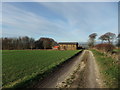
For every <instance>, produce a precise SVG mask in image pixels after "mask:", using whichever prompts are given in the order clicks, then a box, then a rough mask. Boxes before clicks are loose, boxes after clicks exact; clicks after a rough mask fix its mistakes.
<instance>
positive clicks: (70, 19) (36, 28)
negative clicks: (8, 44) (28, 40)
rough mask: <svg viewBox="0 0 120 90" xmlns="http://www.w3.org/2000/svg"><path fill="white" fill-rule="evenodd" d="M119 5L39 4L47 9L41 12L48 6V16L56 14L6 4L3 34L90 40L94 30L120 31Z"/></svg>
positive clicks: (99, 32) (4, 6)
mask: <svg viewBox="0 0 120 90" xmlns="http://www.w3.org/2000/svg"><path fill="white" fill-rule="evenodd" d="M24 4H25V3H24ZM26 4H27V3H26ZM36 5H37V4H36ZM116 5H117V3H65V2H64V3H63V2H61V3H43V2H41V3H38V7H39V6H43V7H44V8H43V11H39V8H41V7H39V8H35V9H36V11H38V12H41V13H43V12H44V10H46V9H47V11H49V13H47V14H48V15H49V14H50V13H53V14H52V18H50V17H51V16H50V17H49V18H47V17H45V16H46V15H44V14H43V15H40V14H39V13H36V12H33V11H31V10H25V9H24V8H23V7H17V6H14V5H12V4H10V3H3V36H10V37H11V36H13V37H14V36H25V35H27V36H30V37H34V38H36V39H38V38H39V37H41V36H47V37H52V38H55V40H57V41H86V40H87V38H88V35H89V34H91V33H92V32H97V33H98V34H102V33H105V32H106V31H111V32H115V33H117V7H116ZM33 8H34V7H33ZM57 15H59V17H57ZM55 17H57V18H55ZM61 18H62V19H61Z"/></svg>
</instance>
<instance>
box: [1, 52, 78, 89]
mask: <svg viewBox="0 0 120 90" xmlns="http://www.w3.org/2000/svg"><path fill="white" fill-rule="evenodd" d="M78 52H79V51H78V50H74V51H50V50H3V51H2V79H3V80H2V85H3V87H13V86H14V85H16V84H18V83H21V82H23V81H25V80H29V79H31V78H33V77H35V76H36V75H38V74H42V73H44V72H45V71H47V70H49V69H51V68H53V67H55V66H56V65H59V64H60V63H61V62H63V61H65V60H67V59H68V58H70V57H71V56H73V55H74V54H76V53H78Z"/></svg>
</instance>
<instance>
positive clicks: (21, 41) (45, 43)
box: [0, 36, 57, 50]
mask: <svg viewBox="0 0 120 90" xmlns="http://www.w3.org/2000/svg"><path fill="white" fill-rule="evenodd" d="M0 42H1V43H2V49H3V50H14V49H18V50H19V49H20V50H22V49H52V47H53V46H55V45H57V42H56V41H55V40H54V39H52V38H46V37H41V38H40V39H38V40H35V39H34V38H30V37H28V36H24V37H18V38H8V37H5V38H0Z"/></svg>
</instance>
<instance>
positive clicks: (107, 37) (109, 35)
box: [99, 32, 116, 44]
mask: <svg viewBox="0 0 120 90" xmlns="http://www.w3.org/2000/svg"><path fill="white" fill-rule="evenodd" d="M115 38H116V35H115V34H114V33H111V32H107V33H105V34H103V35H101V36H100V37H99V39H100V40H102V42H103V41H108V43H109V44H110V43H113V41H114V39H115Z"/></svg>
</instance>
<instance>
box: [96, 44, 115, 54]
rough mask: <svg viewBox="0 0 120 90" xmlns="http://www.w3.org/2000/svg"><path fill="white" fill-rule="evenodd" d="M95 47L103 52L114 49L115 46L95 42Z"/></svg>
mask: <svg viewBox="0 0 120 90" xmlns="http://www.w3.org/2000/svg"><path fill="white" fill-rule="evenodd" d="M95 48H96V49H98V50H102V51H104V52H112V51H113V49H115V46H114V45H112V44H106V43H104V44H97V45H96V46H95Z"/></svg>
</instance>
